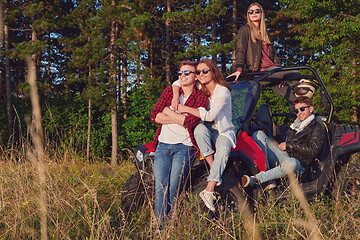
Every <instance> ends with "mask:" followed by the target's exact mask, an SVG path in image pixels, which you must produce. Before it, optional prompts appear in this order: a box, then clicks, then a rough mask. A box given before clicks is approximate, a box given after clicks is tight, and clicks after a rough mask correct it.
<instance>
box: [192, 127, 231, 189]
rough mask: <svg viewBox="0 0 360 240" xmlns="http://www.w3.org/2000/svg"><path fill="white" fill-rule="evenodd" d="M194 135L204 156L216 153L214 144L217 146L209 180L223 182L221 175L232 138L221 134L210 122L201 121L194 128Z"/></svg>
mask: <svg viewBox="0 0 360 240" xmlns="http://www.w3.org/2000/svg"><path fill="white" fill-rule="evenodd" d="M194 136H195V139H196V142H197V144H198V146H199V149H200V152H201V154H202V155H203V156H204V157H207V156H209V155H211V154H214V150H213V148H212V146H215V149H216V152H215V154H214V162H213V164H212V166H211V169H210V174H209V176H208V179H207V180H208V181H214V182H218V183H219V184H221V182H222V180H221V176H222V174H223V172H224V170H225V167H226V163H227V161H228V158H229V154H230V150H231V148H232V142H231V140H230V139H229V138H228V137H226V136H223V135H219V131H218V130H217V129H215V128H214V125H213V124H211V123H209V122H205V123H199V124H198V125H197V126H196V128H195V129H194Z"/></svg>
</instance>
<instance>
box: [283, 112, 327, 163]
mask: <svg viewBox="0 0 360 240" xmlns="http://www.w3.org/2000/svg"><path fill="white" fill-rule="evenodd" d="M325 140H326V131H325V127H324V126H322V125H321V124H320V123H318V122H317V121H316V119H314V120H312V121H311V122H310V123H309V125H307V126H306V127H305V128H304V130H302V131H301V132H299V133H296V131H295V130H293V129H291V128H289V129H288V130H287V132H286V152H287V153H288V154H289V156H290V157H294V158H296V159H298V160H300V162H301V165H303V167H305V168H307V167H308V166H309V165H310V164H311V163H312V162H313V161H314V159H315V158H316V157H317V156H318V155H319V154H320V152H321V149H322V147H323V145H324V142H325Z"/></svg>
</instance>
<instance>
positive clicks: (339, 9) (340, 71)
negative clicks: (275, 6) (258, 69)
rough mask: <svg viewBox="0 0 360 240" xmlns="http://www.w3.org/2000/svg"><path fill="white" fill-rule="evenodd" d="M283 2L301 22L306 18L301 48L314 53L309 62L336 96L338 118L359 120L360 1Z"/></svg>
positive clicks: (301, 32) (289, 13)
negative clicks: (359, 37)
mask: <svg viewBox="0 0 360 240" xmlns="http://www.w3.org/2000/svg"><path fill="white" fill-rule="evenodd" d="M281 2H282V3H283V4H285V5H287V6H288V9H287V11H286V15H288V16H292V18H294V19H299V20H300V21H301V22H304V21H305V20H306V22H304V23H303V24H302V29H301V31H299V34H298V36H297V37H296V38H297V39H298V40H300V41H301V46H302V49H306V50H305V51H306V52H311V56H310V59H309V64H310V65H311V66H313V67H314V68H316V69H317V70H318V71H319V72H320V73H321V77H322V78H323V80H324V82H325V85H326V86H327V87H328V90H329V92H330V95H331V96H332V97H333V98H334V102H335V106H336V110H335V116H336V117H337V118H338V121H341V122H350V121H351V120H353V121H354V120H355V121H356V119H357V121H358V122H360V120H359V111H358V108H359V102H360V101H359V100H360V98H359V96H358V94H357V92H359V90H360V85H359V74H360V72H359V64H360V57H359V56H360V55H359V53H360V52H359V49H360V43H359V41H358V36H360V14H359V11H358V9H359V7H360V3H359V1H342V0H339V1H335V2H334V1H317V0H311V1H296V2H295V1H287V0H283V1H281ZM295 27H296V26H295ZM354 109H355V110H354ZM351 110H353V111H354V112H351ZM350 117H352V118H350Z"/></svg>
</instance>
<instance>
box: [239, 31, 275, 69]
mask: <svg viewBox="0 0 360 240" xmlns="http://www.w3.org/2000/svg"><path fill="white" fill-rule="evenodd" d="M237 38H238V39H237V44H236V52H235V54H236V56H235V57H236V68H239V67H241V68H244V66H245V65H246V66H247V68H248V70H250V71H258V70H259V68H260V59H261V48H262V46H261V41H256V43H254V42H253V41H252V40H251V35H250V27H249V25H247V24H246V25H244V26H242V27H241V28H240V29H239V31H238V34H237ZM269 57H270V60H271V61H273V62H274V63H275V64H276V65H277V66H280V65H281V63H280V60H279V58H278V57H277V55H276V52H275V48H274V46H273V44H269Z"/></svg>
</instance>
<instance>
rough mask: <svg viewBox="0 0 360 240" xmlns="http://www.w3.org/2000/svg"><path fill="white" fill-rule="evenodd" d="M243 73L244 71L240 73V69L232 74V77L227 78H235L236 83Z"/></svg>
mask: <svg viewBox="0 0 360 240" xmlns="http://www.w3.org/2000/svg"><path fill="white" fill-rule="evenodd" d="M241 72H242V71H240V69H238V70H236V72H234V73H232V74H230V75H229V76H227V77H226V78H230V77H233V76H235V80H234V81H235V82H237V80H238V78H239V76H240V75H241Z"/></svg>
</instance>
